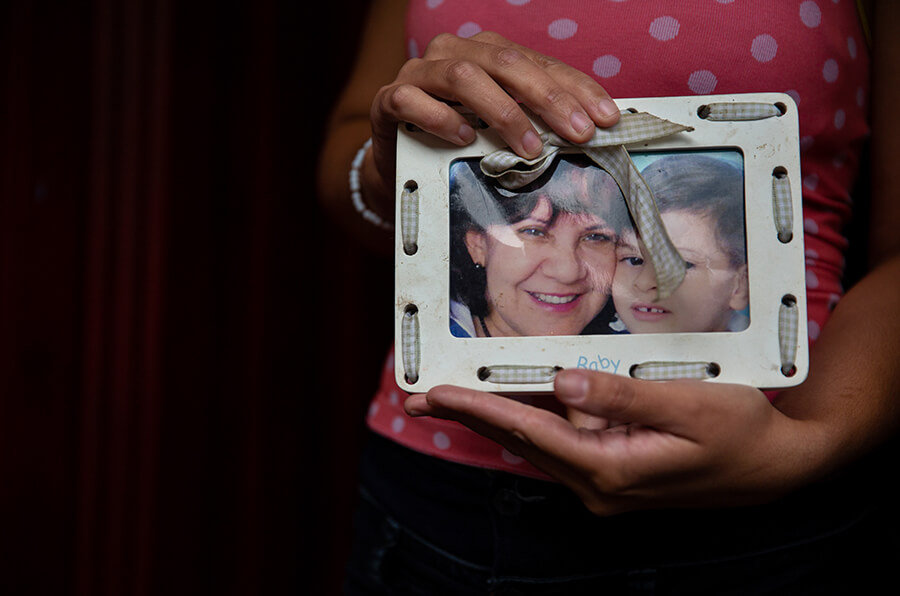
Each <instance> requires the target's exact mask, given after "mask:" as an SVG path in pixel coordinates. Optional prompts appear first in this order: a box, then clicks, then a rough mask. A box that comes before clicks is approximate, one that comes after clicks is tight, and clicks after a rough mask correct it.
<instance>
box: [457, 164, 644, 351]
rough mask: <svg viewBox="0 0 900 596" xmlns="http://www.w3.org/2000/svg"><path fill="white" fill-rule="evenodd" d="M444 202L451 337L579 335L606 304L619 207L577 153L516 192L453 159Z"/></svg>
mask: <svg viewBox="0 0 900 596" xmlns="http://www.w3.org/2000/svg"><path fill="white" fill-rule="evenodd" d="M450 200H451V208H452V220H451V227H452V234H451V235H452V239H451V244H452V246H451V294H452V295H453V301H452V304H451V332H452V333H453V334H454V335H456V336H457V337H473V336H478V337H491V336H505V337H510V336H549V335H578V334H580V333H582V332H584V330H585V328H587V327H588V326H589V325H590V324H591V323H592V321H595V319H597V318H598V315H600V313H601V312H602V311H603V310H604V307H606V306H607V303H608V302H609V294H610V287H611V284H612V278H613V272H614V270H615V247H616V241H617V239H618V233H619V230H620V229H621V226H622V225H623V223H625V222H626V221H627V211H626V207H625V202H624V200H623V198H622V194H621V192H620V190H619V188H618V186H617V185H616V183H615V181H614V180H613V179H612V177H611V176H610V175H609V174H608V173H606V172H605V171H603V170H601V169H600V168H598V167H596V166H594V165H592V164H590V162H589V161H588V160H587V159H586V158H583V157H571V158H569V157H563V158H561V159H560V160H559V161H558V162H557V163H556V164H555V166H554V167H552V168H551V169H550V170H549V171H548V172H546V173H544V174H543V175H542V176H541V177H540V178H538V179H537V180H535V181H534V182H532V183H531V184H529V185H527V186H525V187H523V188H522V189H519V190H515V191H513V190H507V189H505V188H502V187H498V186H497V185H496V184H495V183H494V182H493V181H491V180H490V179H488V178H486V177H485V176H484V175H483V174H482V173H481V171H480V169H479V168H478V164H477V163H473V162H457V163H456V164H455V165H454V167H453V179H452V182H451V198H450ZM595 323H596V322H595Z"/></svg>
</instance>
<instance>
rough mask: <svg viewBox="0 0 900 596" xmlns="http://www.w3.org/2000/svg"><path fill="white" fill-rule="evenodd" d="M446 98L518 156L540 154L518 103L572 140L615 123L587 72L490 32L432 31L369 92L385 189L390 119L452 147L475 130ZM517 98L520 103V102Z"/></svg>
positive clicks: (392, 131)
mask: <svg viewBox="0 0 900 596" xmlns="http://www.w3.org/2000/svg"><path fill="white" fill-rule="evenodd" d="M448 102H452V103H458V104H462V105H463V106H465V107H466V108H468V109H469V110H471V111H472V112H474V113H475V114H476V115H477V116H478V117H479V118H480V119H481V120H483V121H484V122H485V123H487V124H488V125H489V126H490V127H491V128H492V129H494V130H495V131H496V132H497V133H498V134H499V135H500V137H501V138H502V139H503V140H504V141H505V142H506V143H507V144H509V146H510V148H512V150H513V151H515V152H516V153H518V154H519V155H521V156H523V157H535V156H537V155H539V154H540V151H541V141H540V138H539V137H538V133H537V131H536V130H535V128H534V126H533V125H532V124H531V122H530V121H529V119H528V118H527V116H526V115H525V112H524V111H523V110H522V108H521V105H524V106H527V107H528V108H529V109H530V110H531V111H533V112H534V113H536V114H537V115H539V116H540V117H541V118H542V119H543V120H544V121H545V122H546V123H547V125H548V126H550V127H551V128H552V129H553V130H554V131H555V132H556V133H558V134H559V135H560V136H562V137H565V138H566V139H568V140H570V141H573V142H585V141H587V140H588V139H590V138H591V136H592V135H593V132H594V127H595V126H611V125H612V124H615V123H616V122H617V121H618V118H619V112H618V108H617V107H616V105H615V103H614V102H613V101H612V100H611V99H610V98H609V95H608V94H607V93H606V91H604V90H603V88H602V87H601V86H600V85H599V84H597V83H596V82H595V81H594V80H593V79H592V78H591V77H589V76H588V75H586V74H584V73H582V72H580V71H578V70H575V69H574V68H572V67H570V66H567V65H566V64H563V63H562V62H560V61H559V60H556V59H553V58H550V57H548V56H544V55H542V54H538V53H537V52H534V51H532V50H530V49H528V48H525V47H523V46H520V45H518V44H515V43H513V42H511V41H509V40H507V39H505V38H503V37H501V36H500V35H498V34H496V33H491V32H482V33H478V34H477V35H474V36H472V37H470V38H461V37H457V36H455V35H450V34H443V35H439V36H437V37H435V38H434V39H433V40H432V41H431V42H430V43H429V44H428V47H427V48H426V50H425V54H424V56H423V57H422V58H416V59H412V60H409V61H408V62H406V63H405V64H404V65H403V67H402V68H401V69H400V71H399V73H398V74H397V76H396V78H395V79H394V81H393V82H391V83H390V84H388V85H385V86H384V87H382V88H381V89H380V90H379V91H378V93H377V94H376V95H375V99H374V101H373V102H372V109H371V112H370V118H371V125H372V142H373V144H372V153H371V158H372V165H374V168H375V170H376V171H377V172H378V173H379V174H380V180H379V181H374V182H375V183H376V184H380V185H381V186H382V192H383V193H384V194H385V195H387V194H392V193H390V187H391V185H393V181H394V170H395V145H396V135H397V125H398V123H400V122H407V123H410V124H413V125H415V126H417V127H419V128H421V129H422V130H425V131H427V132H429V133H431V134H433V135H435V136H438V137H440V138H442V139H444V140H446V141H449V142H451V143H455V144H457V145H467V144H469V143H471V142H472V141H474V140H475V130H474V129H473V128H472V126H471V125H470V124H469V122H468V121H467V119H466V118H465V117H464V116H462V115H461V114H460V113H459V112H458V111H457V110H455V109H453V108H452V107H451V106H450V105H449V104H448ZM520 104H521V105H520Z"/></svg>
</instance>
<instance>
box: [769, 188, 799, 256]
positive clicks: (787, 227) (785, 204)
mask: <svg viewBox="0 0 900 596" xmlns="http://www.w3.org/2000/svg"><path fill="white" fill-rule="evenodd" d="M772 209H773V210H774V215H775V231H776V232H777V233H778V239H779V240H780V241H781V242H790V241H791V238H793V236H794V232H793V230H794V208H793V205H792V203H791V180H790V178H789V177H788V175H787V174H786V173H776V174H774V175H773V176H772Z"/></svg>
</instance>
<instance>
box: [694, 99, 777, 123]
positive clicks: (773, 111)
mask: <svg viewBox="0 0 900 596" xmlns="http://www.w3.org/2000/svg"><path fill="white" fill-rule="evenodd" d="M706 109H707V110H708V113H707V115H706V119H707V120H714V121H719V122H730V121H735V120H764V119H766V118H772V117H774V116H780V115H781V114H782V112H781V110H780V109H778V106H776V105H775V104H772V103H761V102H724V103H711V104H707V105H706Z"/></svg>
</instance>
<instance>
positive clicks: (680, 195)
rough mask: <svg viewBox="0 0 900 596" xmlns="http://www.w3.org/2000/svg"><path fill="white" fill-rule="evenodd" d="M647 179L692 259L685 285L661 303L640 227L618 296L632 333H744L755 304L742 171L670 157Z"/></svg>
mask: <svg viewBox="0 0 900 596" xmlns="http://www.w3.org/2000/svg"><path fill="white" fill-rule="evenodd" d="M642 175H643V176H644V179H645V180H646V181H647V184H648V186H649V187H650V189H651V190H652V191H653V194H654V196H655V198H656V202H657V205H658V206H659V212H660V216H661V218H662V221H663V224H664V225H665V227H666V230H667V231H668V233H669V237H670V238H671V239H672V242H673V243H674V244H675V247H676V248H677V249H678V252H679V253H680V254H681V256H682V258H684V260H685V263H686V265H687V271H686V274H685V277H684V281H683V282H682V283H681V285H680V286H679V287H678V289H676V290H675V292H673V293H672V295H670V296H668V297H666V298H663V299H661V300H657V290H656V272H655V271H654V269H653V266H652V265H651V264H650V263H649V262H647V261H646V260H645V258H644V252H643V251H644V250H645V249H644V247H643V244H642V243H641V241H640V239H639V238H638V237H637V236H636V234H635V232H634V230H633V229H631V230H628V229H626V230H624V231H623V232H622V234H621V236H620V239H619V244H618V246H617V248H616V272H615V276H614V279H613V287H612V297H613V301H614V303H615V307H616V312H617V314H618V319H619V321H618V323H619V325H620V326H624V328H625V330H627V331H628V332H629V333H688V332H706V331H742V330H743V329H745V328H746V327H747V324H748V323H749V320H748V318H747V317H746V316H745V315H744V314H743V313H742V311H743V310H744V309H746V308H747V305H748V302H749V295H748V280H747V255H746V247H745V233H744V180H743V173H742V171H741V169H740V168H739V167H737V166H735V165H732V164H731V163H729V162H728V161H726V160H723V159H720V158H717V157H713V156H710V155H705V154H694V153H685V154H676V155H671V156H666V157H663V158H660V159H658V160H656V161H654V162H653V163H652V164H650V165H649V166H647V167H646V168H645V169H644V170H643V172H642Z"/></svg>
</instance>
